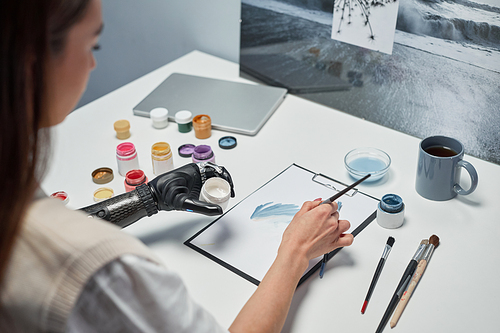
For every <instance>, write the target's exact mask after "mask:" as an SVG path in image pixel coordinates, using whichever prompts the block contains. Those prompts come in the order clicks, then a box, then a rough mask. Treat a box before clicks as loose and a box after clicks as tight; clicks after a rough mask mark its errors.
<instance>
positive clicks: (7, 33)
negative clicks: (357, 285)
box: [0, 0, 353, 332]
mask: <svg viewBox="0 0 500 333" xmlns="http://www.w3.org/2000/svg"><path fill="white" fill-rule="evenodd" d="M102 26H103V23H102V17H101V2H100V0H45V1H40V0H3V1H1V2H0V29H1V42H0V56H1V58H0V174H2V175H5V177H3V184H2V185H3V186H1V187H0V230H1V232H0V331H2V332H16V331H22V332H45V331H50V332H62V331H67V332H227V329H225V328H222V327H220V326H219V324H218V323H217V322H216V321H215V319H214V318H213V317H212V316H211V315H210V314H209V313H207V312H206V311H205V310H204V309H202V308H201V307H199V306H198V305H197V304H195V303H194V302H193V301H192V300H191V299H190V297H189V295H188V294H187V292H186V289H185V287H184V286H183V284H182V281H180V279H179V277H178V276H177V275H176V274H175V273H173V272H171V271H170V270H168V268H166V267H165V266H164V264H163V263H161V262H160V261H159V260H158V259H157V258H156V257H155V256H154V255H153V254H152V253H151V251H150V250H149V249H148V248H147V247H146V246H144V245H143V244H142V243H140V241H138V240H137V239H135V238H133V237H131V236H129V235H127V234H125V233H122V232H121V231H120V230H119V229H117V228H116V227H115V226H113V225H111V224H109V223H107V222H104V221H98V220H89V219H88V218H86V216H84V215H83V214H82V213H81V212H75V211H71V210H69V209H67V208H65V207H64V206H63V205H62V204H61V203H60V202H59V201H57V200H54V199H50V198H47V197H46V196H44V194H43V193H41V191H40V190H39V187H38V184H39V183H40V180H41V176H42V174H43V170H44V167H45V165H46V160H47V158H46V156H47V151H48V148H49V136H48V130H47V128H49V127H50V126H53V125H56V124H58V123H60V122H61V121H63V120H64V118H65V117H66V116H67V115H68V114H69V112H70V111H71V110H72V109H73V108H74V107H75V105H76V104H77V101H78V99H79V98H80V96H81V95H82V93H83V91H84V90H85V87H86V84H87V80H88V77H89V74H90V72H91V71H92V69H93V68H94V67H95V65H96V63H95V59H94V57H93V54H92V52H93V51H94V50H96V49H98V39H99V34H100V32H101V30H102ZM348 228H349V222H347V221H343V220H338V213H337V205H336V204H335V203H333V204H329V205H321V206H319V201H312V202H306V203H304V205H303V206H302V208H301V210H300V211H299V212H298V213H297V214H296V215H295V217H294V218H293V220H292V222H291V223H290V224H289V226H288V228H287V229H286V231H285V233H284V234H283V238H282V242H281V245H280V248H279V251H278V255H277V258H276V260H275V262H274V263H273V265H272V267H271V268H270V269H269V271H268V273H267V275H266V276H265V277H264V279H263V280H262V282H261V284H260V285H259V287H258V288H257V290H256V291H255V293H254V295H253V296H252V297H251V298H250V299H249V300H248V302H247V303H246V305H245V306H244V307H243V309H242V310H241V311H240V313H239V314H238V316H237V317H236V318H235V320H234V322H233V324H232V325H231V327H229V331H231V332H279V331H280V330H281V328H282V326H283V324H284V321H285V318H286V315H287V313H288V309H289V306H290V303H291V300H292V296H293V293H294V290H295V287H296V285H297V283H298V281H299V279H300V277H301V275H302V273H303V272H304V271H305V269H306V268H307V266H308V262H309V260H310V259H312V258H315V257H318V256H320V255H322V254H324V253H327V252H330V251H332V250H334V249H335V248H338V247H342V246H349V245H351V244H352V241H353V238H352V235H350V234H344V232H346V231H347V230H348ZM167 264H168V263H167Z"/></svg>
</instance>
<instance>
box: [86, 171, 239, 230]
mask: <svg viewBox="0 0 500 333" xmlns="http://www.w3.org/2000/svg"><path fill="white" fill-rule="evenodd" d="M212 177H221V178H223V179H225V180H227V182H228V183H229V184H230V185H231V197H232V198H234V185H233V181H232V179H231V175H230V174H229V172H227V170H226V169H225V168H224V167H222V166H218V165H216V164H214V163H211V162H201V163H190V164H187V165H185V166H182V167H180V168H177V169H175V170H172V171H169V172H166V173H164V174H162V175H160V176H158V177H156V178H155V179H153V180H151V181H150V182H149V183H148V184H143V185H139V186H137V187H136V189H135V190H133V191H131V192H127V193H124V194H121V195H118V196H116V197H113V198H111V199H108V200H105V201H101V202H99V203H96V204H94V205H91V206H87V207H84V208H81V209H80V210H81V211H83V212H85V213H87V214H88V215H89V217H98V218H100V219H103V220H106V221H109V222H111V223H113V224H116V225H118V226H120V227H122V228H124V227H126V226H128V225H130V224H132V223H135V222H137V221H138V220H139V219H141V218H143V217H145V216H151V215H154V214H156V213H158V211H160V210H184V211H188V212H195V213H200V214H203V215H209V216H213V215H220V214H222V208H221V207H220V206H218V205H215V204H210V203H206V202H203V201H200V200H198V197H199V195H200V191H201V188H202V186H203V184H204V183H205V181H206V180H207V179H209V178H212Z"/></svg>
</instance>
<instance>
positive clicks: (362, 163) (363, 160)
mask: <svg viewBox="0 0 500 333" xmlns="http://www.w3.org/2000/svg"><path fill="white" fill-rule="evenodd" d="M344 165H345V168H346V169H347V171H348V172H349V174H350V175H351V177H353V178H354V179H361V178H363V177H364V176H366V175H367V174H371V176H370V177H369V178H368V179H367V180H365V182H374V181H376V180H379V179H380V178H382V177H384V175H385V174H386V173H387V170H389V167H390V166H391V158H390V157H389V155H387V153H385V152H384V151H382V150H380V149H377V148H371V147H364V148H356V149H353V150H351V151H350V152H348V153H347V155H345V157H344Z"/></svg>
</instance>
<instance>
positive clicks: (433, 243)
mask: <svg viewBox="0 0 500 333" xmlns="http://www.w3.org/2000/svg"><path fill="white" fill-rule="evenodd" d="M438 244H439V237H438V236H436V235H432V236H431V237H430V238H429V245H428V246H427V248H426V249H425V252H424V254H423V256H422V259H421V260H420V261H419V263H418V266H417V270H416V271H415V274H413V278H412V279H411V281H410V284H409V285H408V289H407V290H406V291H405V292H404V294H403V297H401V300H400V301H399V304H398V307H397V308H396V311H394V315H393V316H392V319H391V323H390V324H391V328H393V327H394V326H396V324H397V323H398V320H399V318H400V317H401V314H402V313H403V310H404V309H405V307H406V304H408V301H409V300H410V297H411V295H412V294H413V291H414V290H415V287H416V286H417V284H418V281H420V278H421V277H422V274H424V271H425V268H426V267H427V263H428V262H429V260H430V259H431V256H432V253H433V252H434V249H435V248H436V247H437V246H438Z"/></svg>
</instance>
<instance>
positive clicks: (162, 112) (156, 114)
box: [149, 108, 168, 121]
mask: <svg viewBox="0 0 500 333" xmlns="http://www.w3.org/2000/svg"><path fill="white" fill-rule="evenodd" d="M149 116H150V117H151V119H153V120H157V121H163V120H166V119H168V110H167V109H165V108H154V109H153V110H151V112H150V113H149Z"/></svg>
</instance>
